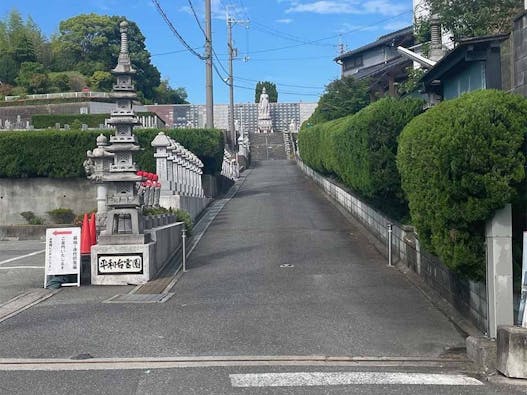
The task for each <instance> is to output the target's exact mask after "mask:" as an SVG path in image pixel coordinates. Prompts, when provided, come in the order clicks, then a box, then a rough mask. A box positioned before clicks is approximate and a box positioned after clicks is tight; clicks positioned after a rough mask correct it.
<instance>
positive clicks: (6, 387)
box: [0, 161, 524, 394]
mask: <svg viewBox="0 0 527 395" xmlns="http://www.w3.org/2000/svg"><path fill="white" fill-rule="evenodd" d="M1 246H2V245H1V244H0V248H1ZM1 256H2V255H0V257H1ZM42 258H43V257H42ZM1 259H3V258H0V261H1ZM6 259H7V258H6ZM188 265H189V269H190V270H189V271H188V272H187V273H185V274H184V275H183V276H182V277H181V278H180V280H179V281H178V282H177V284H176V285H175V286H174V288H173V289H172V291H173V292H174V293H175V295H174V296H173V297H172V298H171V299H169V300H168V301H167V302H165V303H158V304H137V303H133V304H132V303H122V304H107V303H102V302H103V301H105V300H107V299H108V298H110V297H111V296H113V295H116V294H124V293H127V292H129V291H130V290H131V287H95V286H83V287H81V288H79V289H74V288H66V289H63V290H62V291H61V292H60V293H58V294H56V295H54V296H53V297H52V298H50V299H48V300H46V301H45V302H42V303H40V304H38V305H36V306H34V307H32V308H31V309H29V310H26V311H24V312H21V313H20V314H18V315H16V316H15V317H12V318H10V319H8V320H6V321H4V322H1V323H0V340H1V341H0V359H2V358H4V362H5V361H8V362H9V361H11V362H12V361H13V359H20V358H23V359H30V360H29V361H25V362H24V363H26V362H27V364H21V365H20V366H19V367H15V368H12V367H11V368H12V370H9V368H8V367H7V365H5V364H4V365H2V361H1V360H0V393H10V394H11V393H13V394H15V393H37V392H38V393H40V394H48V393H49V394H51V393H95V392H97V393H108V394H121V393H122V394H130V393H138V394H139V393H145V394H157V393H159V394H167V393H174V394H193V393H196V394H231V393H236V394H237V393H240V394H241V393H247V394H263V393H269V394H270V393H272V394H274V393H277V394H290V393H291V394H292V393H295V394H296V393H302V394H308V393H309V394H321V393H346V394H351V393H353V394H355V393H357V394H358V393H367V394H374V393H379V394H380V393H383V394H384V393H397V394H399V393H400V394H408V393H419V394H443V393H444V394H476V393H478V394H494V393H504V392H503V391H506V393H523V392H524V391H521V389H522V388H521V387H505V386H502V385H499V386H496V385H494V384H488V383H487V382H486V381H485V379H484V378H482V377H480V376H478V375H477V374H475V373H474V369H473V366H472V365H471V364H470V363H468V362H466V361H465V360H464V359H463V354H462V351H463V350H462V347H463V346H464V337H463V335H462V334H461V333H460V332H459V331H458V330H457V329H456V327H455V326H454V325H453V324H452V323H451V322H450V321H448V319H447V318H445V317H444V316H443V315H442V314H441V313H440V312H439V311H438V310H437V309H436V308H435V307H434V306H433V305H432V304H430V303H429V302H428V301H427V300H426V299H425V298H424V297H423V295H422V294H421V293H420V291H418V290H417V289H416V288H414V287H413V286H412V285H411V284H410V283H409V282H408V281H407V280H406V279H405V277H404V275H402V274H401V273H400V272H399V271H397V270H396V269H393V268H389V267H387V265H386V262H385V260H384V259H383V258H382V256H381V255H380V254H379V253H378V252H377V251H376V250H375V248H374V247H373V246H372V245H371V244H370V243H369V242H368V239H367V237H365V235H364V233H363V231H362V230H361V228H360V227H358V226H356V225H355V224H353V223H350V222H348V221H347V220H345V219H344V218H343V217H342V215H341V214H340V213H339V211H338V210H337V209H336V208H335V207H333V206H332V204H331V203H329V202H328V200H326V198H325V197H324V196H323V194H322V193H321V192H320V191H319V190H318V189H317V188H316V186H314V185H313V184H312V183H311V182H310V181H309V180H308V179H307V178H305V177H303V176H302V175H301V173H300V171H299V170H298V168H297V167H296V165H295V164H294V162H290V161H268V162H260V163H257V164H256V167H255V168H254V169H252V170H250V173H249V174H248V176H247V177H246V179H245V181H244V183H243V184H242V186H241V188H240V190H239V191H238V193H237V194H236V195H235V196H234V197H233V198H232V199H231V200H230V201H229V202H228V203H227V204H226V205H225V207H224V208H223V210H222V211H221V212H220V213H219V214H218V216H217V217H216V219H215V220H214V221H213V222H212V224H211V225H210V227H209V228H208V230H207V232H206V233H205V234H204V236H203V238H202V239H201V241H200V242H199V244H198V245H197V247H196V249H195V250H194V251H193V253H192V255H191V256H190V259H189V261H188ZM1 267H2V265H1V264H0V268H1ZM3 274H4V273H3V272H1V271H0V276H2V275H3ZM0 284H3V283H2V279H1V278H0ZM0 295H3V294H0ZM313 355H315V356H333V357H339V356H346V357H349V358H352V359H354V361H355V362H354V363H345V364H342V365H339V366H337V365H338V364H336V365H335V364H327V363H320V362H316V361H315V359H316V358H315V359H314V360H313V362H312V363H310V362H309V361H307V362H305V363H303V364H302V365H303V366H283V364H280V363H276V362H272V361H269V360H266V362H262V363H258V364H259V366H250V365H251V363H252V364H254V363H255V362H254V361H255V360H257V359H258V358H256V357H257V356H272V357H279V356H296V357H299V358H306V356H313ZM181 357H188V358H189V360H192V363H193V364H194V365H192V366H185V365H181V366H180V365H178V366H175V365H174V366H172V365H170V366H166V367H164V368H163V369H161V368H160V367H159V365H156V362H155V361H153V359H155V358H166V359H167V360H169V361H172V362H174V361H173V360H172V359H177V358H181ZM41 358H46V359H49V360H51V361H59V359H60V361H63V360H65V361H66V363H65V365H64V367H60V368H58V370H54V371H46V369H48V368H45V367H43V366H44V365H40V366H33V365H31V364H30V362H31V361H35V359H36V360H38V359H41ZM72 358H73V359H72ZM111 358H121V359H118V360H114V361H113V362H116V361H117V362H121V363H122V364H123V366H121V367H120V368H117V369H115V368H114V367H111V366H112V365H111V363H110V362H111V360H110V359H111ZM130 358H139V360H141V361H143V362H144V364H143V365H141V366H140V367H138V368H135V370H129V369H133V366H132V363H131V362H130ZM200 358H205V359H207V358H217V359H218V360H221V361H222V362H221V363H218V364H217V365H218V366H209V365H208V364H206V363H201V362H200ZM229 358H235V359H237V362H236V363H229V362H225V361H226V360H228V359H229ZM79 359H81V360H86V361H88V362H86V363H87V364H84V365H82V364H81V366H80V367H79V368H78V369H79V370H73V369H77V368H75V367H74V366H73V362H71V363H70V364H68V362H67V361H75V360H79ZM242 359H245V360H246V361H241V360H242ZM271 359H272V358H271ZM307 359H309V358H307ZM90 361H93V362H94V363H93V364H92V366H91V367H89V362H90ZM247 361H249V362H247ZM367 361H369V362H367ZM386 361H388V362H386ZM409 361H410V362H409ZM172 362H171V363H172ZM176 362H177V361H176ZM48 365H50V366H51V365H53V363H51V362H50V364H45V366H48ZM176 365H177V363H176ZM91 368H93V369H95V370H87V369H91ZM298 372H301V373H304V375H303V376H302V377H301V378H299V377H297V376H285V377H283V376H277V375H273V374H271V373H298ZM313 372H318V373H313ZM328 372H331V373H332V374H333V376H332V375H328ZM360 372H366V373H364V374H359V373H360ZM375 372H377V373H382V377H381V378H379V377H378V376H376V375H373V376H372V374H373V373H375ZM391 372H392V373H393V372H397V373H401V374H414V373H419V374H427V375H433V374H438V375H445V377H447V376H446V375H447V374H454V375H458V374H461V375H463V377H469V378H473V377H474V378H476V379H479V380H480V381H479V383H480V384H481V385H478V386H472V385H459V384H458V385H438V384H435V385H430V384H428V385H424V384H414V385H409V384H408V382H406V381H404V380H403V381H402V382H400V383H399V384H394V383H391V382H390V380H391V379H392V378H393V377H392V378H390V377H391V376H389V375H388V373H391ZM248 373H252V374H254V373H258V374H266V375H267V376H265V377H260V376H258V378H255V377H253V376H243V377H242V376H233V375H237V374H238V375H245V374H248ZM306 373H311V374H307V377H308V378H307V379H306V378H305V376H306ZM384 375H387V376H386V380H388V381H386V382H384V381H383V380H384V378H385V376H384ZM356 376H357V377H356ZM240 377H241V378H240ZM328 377H329V378H328ZM368 377H369V379H368ZM371 377H375V379H374V382H371V381H368V380H372V378H371ZM397 377H399V376H397ZM434 377H435V376H434ZM237 379H239V380H241V382H244V383H245V382H249V383H252V384H249V385H263V386H257V387H251V386H249V387H243V386H237V384H236V382H237V381H236V380H237ZM244 380H245V381H244ZM247 380H248V381H247ZM251 380H253V381H251ZM254 380H256V381H254ZM258 380H260V381H258ZM266 380H267V381H266ZM280 380H285V383H289V385H290V384H291V383H294V382H295V381H294V380H297V381H296V384H295V385H294V386H286V384H281V385H282V386H278V387H276V386H269V385H270V384H269V383H275V385H276V384H278V383H280ZM288 380H289V381H288ZM291 380H292V381H291ZM298 380H300V381H298ZM317 380H322V381H317ZM339 380H340V381H339ZM350 380H351V381H350ZM408 380H410V381H411V380H416V378H415V377H414V376H412V378H410V379H408ZM418 382H419V380H417V383H418ZM255 383H259V384H255ZM266 383H267V384H266ZM24 391H26V392H24Z"/></svg>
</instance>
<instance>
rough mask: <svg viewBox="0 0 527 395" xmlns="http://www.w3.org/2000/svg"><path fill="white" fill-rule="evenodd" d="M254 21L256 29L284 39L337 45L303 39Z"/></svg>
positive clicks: (324, 45) (308, 43)
mask: <svg viewBox="0 0 527 395" xmlns="http://www.w3.org/2000/svg"><path fill="white" fill-rule="evenodd" d="M252 22H253V25H255V29H256V30H259V31H261V32H263V33H267V34H270V35H271V36H274V37H278V38H282V39H284V40H289V41H293V42H296V43H301V44H305V45H316V46H321V47H328V46H331V47H334V46H335V45H334V44H321V43H318V42H310V41H306V40H304V39H302V38H300V37H297V36H294V35H292V34H289V33H285V32H281V31H280V30H277V29H274V28H272V27H269V26H266V25H263V24H261V23H258V22H256V21H252Z"/></svg>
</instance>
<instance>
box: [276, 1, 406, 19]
mask: <svg viewBox="0 0 527 395" xmlns="http://www.w3.org/2000/svg"><path fill="white" fill-rule="evenodd" d="M278 2H279V3H283V2H287V3H288V8H286V10H285V12H286V13H288V14H290V13H301V12H304V13H314V14H326V15H327V14H380V15H388V16H390V15H397V14H400V13H402V12H404V11H406V10H408V11H410V10H411V9H410V8H409V7H408V4H401V2H400V1H395V0H318V1H308V2H301V1H299V0H278Z"/></svg>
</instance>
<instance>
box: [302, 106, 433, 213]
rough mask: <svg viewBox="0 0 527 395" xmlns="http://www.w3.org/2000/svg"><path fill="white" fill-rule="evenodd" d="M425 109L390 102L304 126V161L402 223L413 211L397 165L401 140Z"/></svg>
mask: <svg viewBox="0 0 527 395" xmlns="http://www.w3.org/2000/svg"><path fill="white" fill-rule="evenodd" d="M422 107H423V102H422V101H421V100H418V99H412V98H408V99H403V100H400V99H394V98H384V99H381V100H379V101H377V102H375V103H372V104H370V105H369V106H367V107H365V108H363V109H362V110H360V111H359V112H357V113H355V114H353V115H349V116H347V117H343V118H339V119H336V120H333V121H330V122H325V123H321V124H317V125H314V126H311V127H303V128H302V130H301V132H300V134H299V136H298V141H299V149H300V154H301V156H302V159H303V160H304V161H305V162H306V164H307V165H309V166H310V167H311V168H313V169H315V170H317V171H319V172H321V173H323V174H330V175H334V176H336V177H337V178H338V179H340V181H342V182H343V183H344V185H346V186H347V187H349V188H351V189H352V190H354V191H355V192H356V193H358V194H359V195H360V196H362V197H363V198H365V199H366V200H368V201H369V202H370V203H372V204H373V205H374V206H376V207H379V208H381V209H382V210H383V211H384V212H386V213H387V214H390V215H391V216H392V217H393V218H396V219H402V218H404V217H405V216H406V215H407V213H408V208H407V204H406V200H405V199H404V196H403V192H402V190H401V186H400V179H399V174H398V171H397V167H396V163H395V157H396V153H397V137H398V136H399V134H400V132H401V131H402V129H403V128H404V126H405V125H406V124H407V123H408V122H409V121H410V120H411V119H412V118H413V117H414V116H416V115H417V114H419V113H421V112H422Z"/></svg>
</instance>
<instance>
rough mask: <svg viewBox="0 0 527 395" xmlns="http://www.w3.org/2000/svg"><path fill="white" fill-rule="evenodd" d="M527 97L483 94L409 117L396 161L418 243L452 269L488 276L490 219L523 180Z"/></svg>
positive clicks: (513, 195)
mask: <svg viewBox="0 0 527 395" xmlns="http://www.w3.org/2000/svg"><path fill="white" fill-rule="evenodd" d="M526 130H527V100H526V99H525V98H523V97H520V96H515V95H511V94H507V93H504V92H501V91H491V90H486V91H478V92H474V93H470V94H467V95H464V96H462V97H460V98H458V99H454V100H449V101H445V102H442V103H441V104H439V105H437V106H435V107H433V108H432V109H430V110H428V111H427V112H426V113H424V114H422V115H420V116H418V117H416V118H415V119H414V120H413V121H412V122H410V123H409V124H408V125H407V126H406V128H405V129H404V131H403V133H402V134H401V137H400V140H399V152H398V155H397V165H398V168H399V171H400V173H401V179H402V187H403V189H404V191H405V193H406V195H407V197H408V201H409V206H410V213H411V218H412V222H413V224H414V225H415V226H416V228H417V232H418V234H419V240H420V241H421V242H422V243H423V244H424V246H425V247H426V248H427V249H428V250H429V251H430V252H432V253H435V254H436V255H438V256H439V257H440V258H441V260H442V261H443V262H444V263H445V264H446V265H447V266H449V267H450V268H451V269H453V270H455V271H457V272H458V273H461V274H462V275H465V276H466V277H469V278H472V279H476V280H479V279H483V278H484V276H485V248H484V242H485V238H484V237H485V233H484V232H485V223H486V222H487V221H488V220H489V219H491V218H492V216H493V215H494V213H495V211H496V210H497V209H500V208H501V207H503V206H504V205H505V204H506V203H509V202H511V201H513V200H514V198H515V197H516V196H517V188H518V187H519V184H520V183H521V182H522V181H523V180H524V177H525V172H524V165H525V157H524V154H523V151H522V150H523V149H524V148H525V147H524V142H525V132H526Z"/></svg>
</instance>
